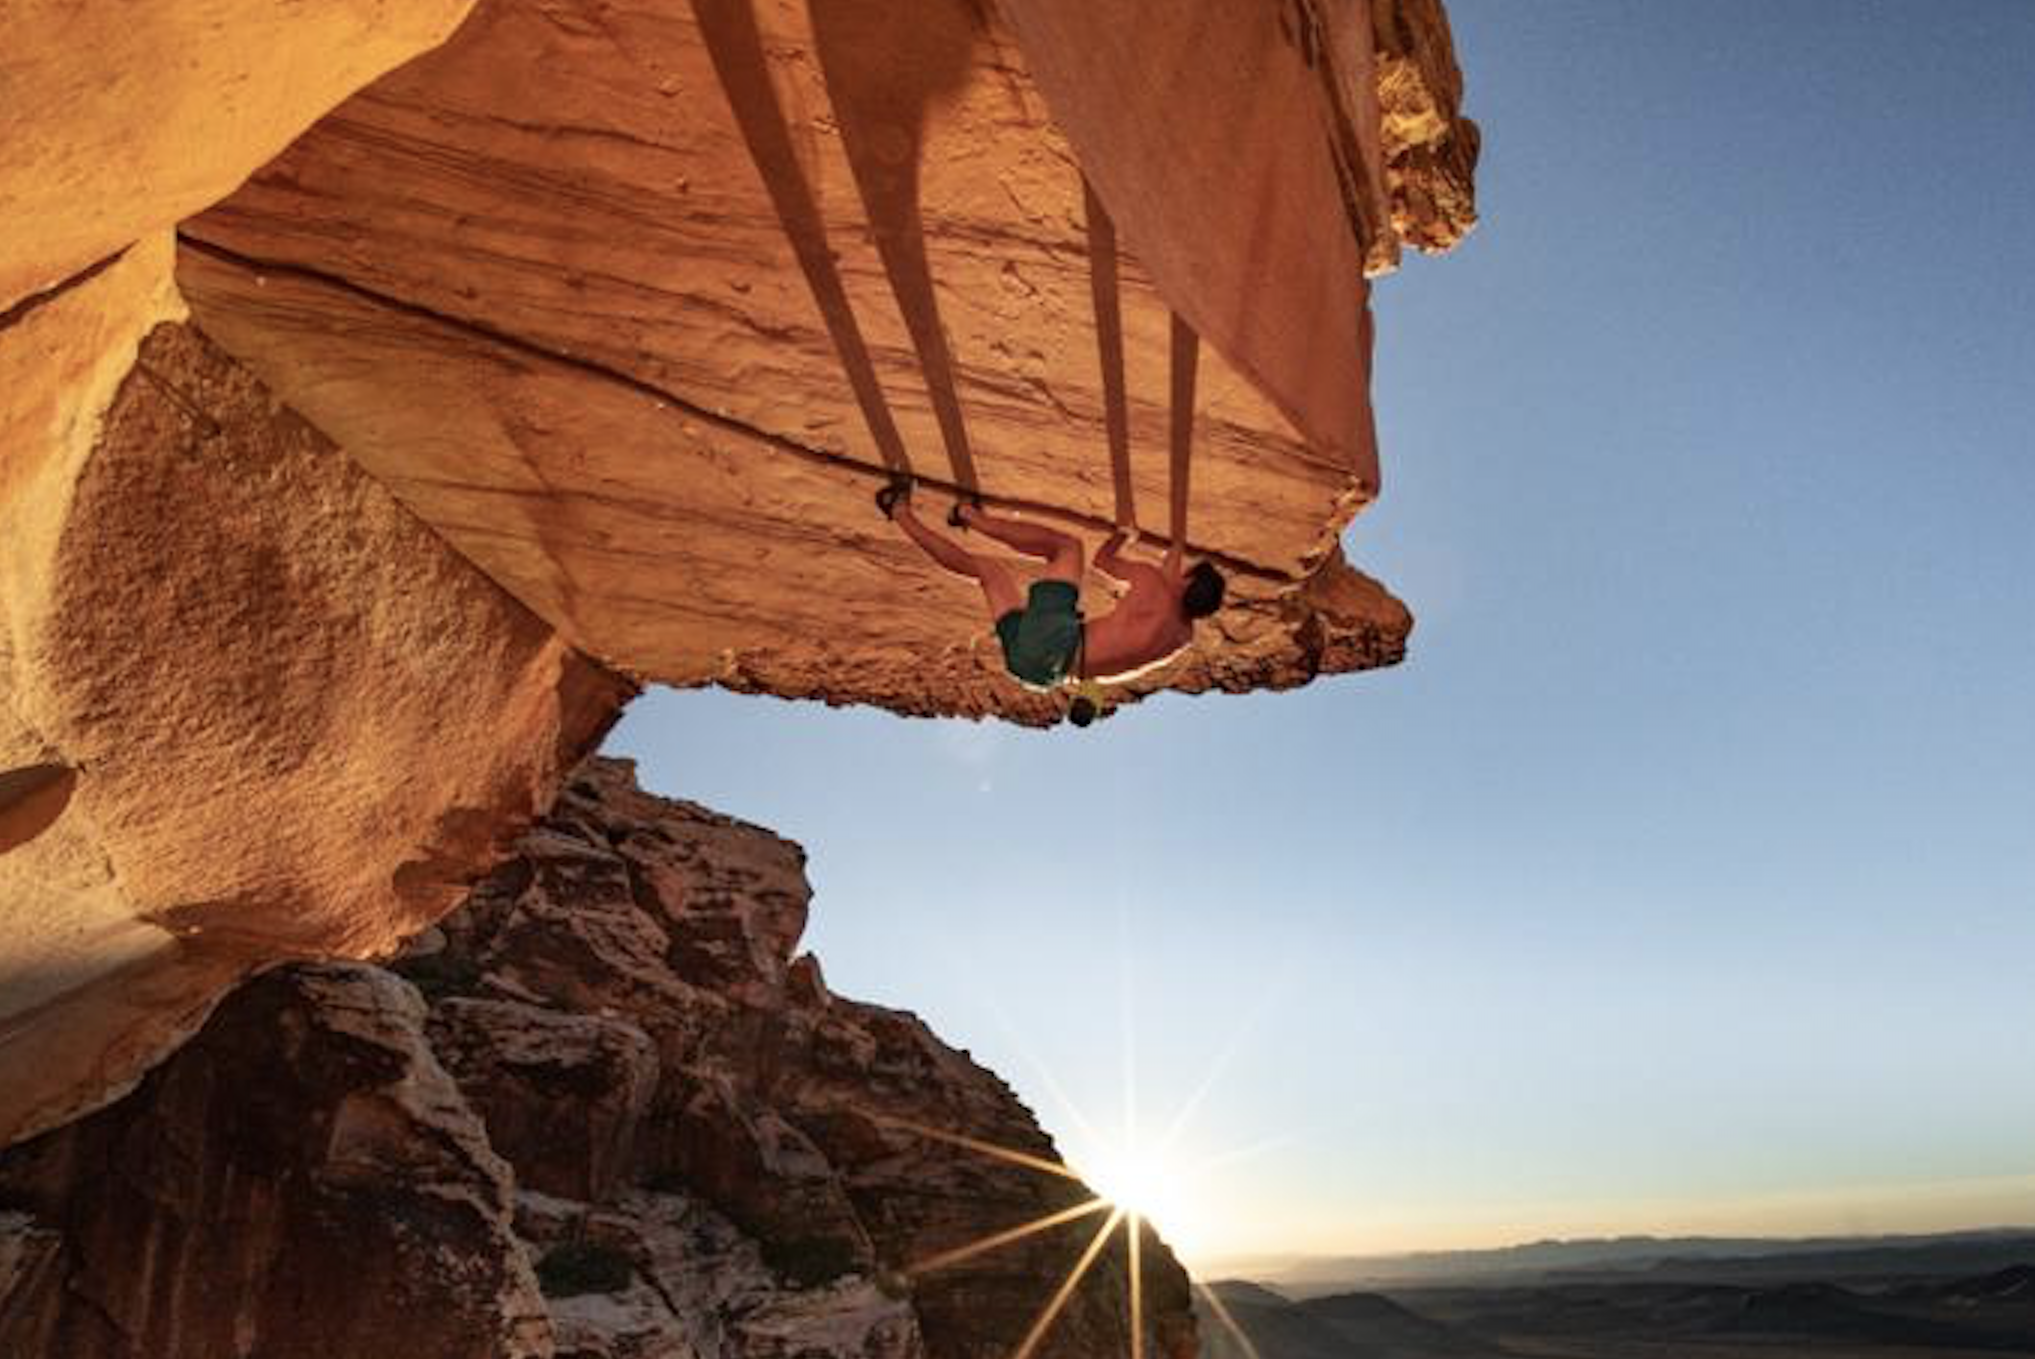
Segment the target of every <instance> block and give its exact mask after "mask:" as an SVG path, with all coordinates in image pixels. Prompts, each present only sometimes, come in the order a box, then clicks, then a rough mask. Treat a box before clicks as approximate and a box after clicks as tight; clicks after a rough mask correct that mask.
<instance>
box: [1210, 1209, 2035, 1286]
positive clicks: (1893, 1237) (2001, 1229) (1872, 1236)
mask: <svg viewBox="0 0 2035 1359" xmlns="http://www.w3.org/2000/svg"><path fill="white" fill-rule="evenodd" d="M2020 1237H2028V1238H2035V1220H2031V1221H2030V1222H2028V1223H2026V1224H2025V1225H2016V1224H2013V1223H1998V1224H1994V1225H1991V1226H1985V1227H1952V1228H1946V1229H1944V1230H1942V1231H1923V1232H1843V1233H1834V1234H1826V1233H1812V1234H1809V1235H1806V1236H1776V1235H1766V1234H1758V1233H1745V1234H1739V1233H1728V1232H1693V1233H1683V1232H1635V1233H1628V1234H1624V1235H1618V1236H1559V1237H1536V1238H1534V1239H1532V1240H1526V1241H1509V1242H1505V1243H1503V1244H1500V1245H1484V1246H1445V1247H1435V1248H1425V1249H1414V1250H1395V1251H1375V1252H1372V1251H1359V1252H1349V1251H1320V1252H1307V1253H1301V1254H1293V1255H1285V1254H1280V1253H1278V1252H1268V1253H1265V1254H1250V1255H1236V1256H1223V1255H1218V1256H1212V1257H1210V1259H1209V1261H1208V1268H1207V1269H1206V1270H1205V1271H1204V1270H1196V1271H1195V1274H1196V1277H1197V1278H1201V1279H1203V1280H1204V1281H1206V1280H1208V1279H1210V1278H1212V1277H1214V1276H1216V1275H1222V1276H1223V1277H1230V1275H1228V1274H1227V1273H1226V1271H1228V1270H1231V1269H1243V1267H1245V1266H1251V1267H1254V1268H1260V1269H1262V1268H1275V1269H1282V1270H1283V1269H1292V1268H1295V1267H1296V1266H1305V1265H1316V1264H1319V1265H1343V1264H1365V1263H1376V1262H1385V1261H1400V1260H1426V1259H1445V1258H1447V1257H1450V1256H1458V1255H1503V1254H1506V1253H1508V1252H1514V1251H1527V1250H1532V1249H1534V1248H1536V1247H1555V1246H1566V1247H1580V1246H1597V1245H1607V1246H1608V1245H1624V1244H1633V1245H1646V1244H1653V1245H1677V1244H1682V1243H1719V1244H1724V1243H1729V1244H1733V1245H1739V1244H1742V1245H1745V1246H1748V1247H1759V1246H1806V1245H1832V1246H1845V1245H1854V1244H1856V1245H1885V1244H1889V1243H1894V1242H1900V1243H1921V1242H1930V1241H1954V1240H1959V1239H1971V1240H1981V1239H1986V1238H2000V1239H2016V1238H2020ZM1246 1272H1247V1271H1246Z"/></svg>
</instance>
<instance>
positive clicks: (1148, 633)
mask: <svg viewBox="0 0 2035 1359" xmlns="http://www.w3.org/2000/svg"><path fill="white" fill-rule="evenodd" d="M1117 542H1118V540H1117V539H1111V540H1110V543H1108V544H1105V545H1104V547H1103V550H1102V551H1101V552H1098V553H1097V554H1096V556H1095V565H1096V567H1097V568H1098V569H1100V570H1101V571H1103V572H1104V573H1105V574H1107V575H1109V576H1111V577H1113V578H1114V579H1116V580H1119V581H1121V582H1123V584H1124V585H1126V586H1127V587H1129V588H1128V589H1126V590H1125V592H1124V594H1123V597H1122V598H1121V599H1119V600H1118V601H1117V605H1116V607H1115V608H1114V609H1111V610H1110V611H1109V612H1108V613H1106V614H1104V615H1102V616H1101V617H1100V618H1096V619H1093V620H1092V621H1090V622H1089V623H1088V625H1087V627H1086V629H1085V634H1086V635H1085V637H1084V639H1083V643H1082V648H1081V662H1080V673H1081V677H1082V678H1083V679H1094V680H1124V679H1130V678H1133V677H1135V676H1137V675H1142V674H1144V673H1145V672H1147V671H1149V670H1155V669H1157V668H1158V667H1159V666H1161V665H1163V664H1165V663H1166V662H1167V661H1170V660H1172V659H1173V657H1174V656H1176V655H1178V654H1179V652H1180V650H1181V649H1182V648H1183V647H1185V646H1186V645H1187V644H1188V643H1189V642H1191V641H1193V640H1194V625H1193V624H1192V623H1189V622H1188V621H1187V620H1186V619H1185V618H1182V617H1181V616H1180V576H1179V573H1178V572H1177V571H1174V572H1168V571H1167V570H1166V569H1165V568H1164V567H1159V566H1153V565H1151V564H1150V563H1148V562H1136V561H1131V560H1129V559H1128V558H1125V557H1123V556H1120V555H1118V554H1117V553H1116V552H1113V551H1112V550H1111V548H1112V547H1113V546H1115V545H1116V544H1117Z"/></svg>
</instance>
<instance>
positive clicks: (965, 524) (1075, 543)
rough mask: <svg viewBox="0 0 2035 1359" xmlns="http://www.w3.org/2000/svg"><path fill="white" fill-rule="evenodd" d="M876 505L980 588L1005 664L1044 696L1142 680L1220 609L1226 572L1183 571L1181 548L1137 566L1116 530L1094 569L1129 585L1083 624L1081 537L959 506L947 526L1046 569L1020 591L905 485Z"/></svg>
mask: <svg viewBox="0 0 2035 1359" xmlns="http://www.w3.org/2000/svg"><path fill="white" fill-rule="evenodd" d="M876 504H877V508H879V509H881V510H882V511H883V512H884V514H885V515H886V516H888V517H889V518H891V519H894V520H895V521H896V522H897V525H898V527H900V528H902V529H903V530H904V531H905V535H906V536H907V537H909V538H910V539H911V540H912V541H913V542H915V543H917V544H918V545H919V547H920V548H922V549H923V550H924V551H925V554H926V555H927V556H929V557H931V558H932V559H933V560H934V561H935V562H938V563H939V564H940V565H941V566H943V567H945V568H946V569H947V570H949V571H952V572H953V573H954V574H955V575H957V576H968V577H970V578H971V579H973V580H974V581H976V582H977V583H978V584H979V585H981V586H982V593H983V595H984V596H985V597H987V599H988V601H989V616H990V617H991V618H993V619H994V620H995V621H996V636H997V639H998V640H999V641H1001V642H1002V643H1003V663H1004V665H1005V667H1006V668H1008V669H1009V671H1010V673H1011V674H1012V675H1013V676H1015V677H1016V679H1017V680H1018V682H1019V683H1020V684H1023V685H1024V686H1025V687H1026V688H1027V689H1032V690H1035V691H1039V692H1048V691H1050V690H1052V689H1054V688H1057V687H1058V686H1060V685H1061V684H1064V683H1069V682H1079V681H1082V680H1089V681H1115V680H1124V679H1129V678H1131V677H1133V676H1135V675H1138V674H1142V673H1143V672H1145V671H1147V670H1150V669H1152V668H1153V667H1154V666H1157V665H1158V664H1159V663H1160V662H1162V661H1166V660H1169V659H1171V658H1172V657H1173V655H1174V654H1175V653H1176V652H1178V651H1179V650H1180V649H1181V648H1182V647H1184V646H1186V645H1187V643H1188V642H1189V641H1191V640H1193V637H1194V620H1195V619H1197V618H1206V617H1208V616H1209V615H1210V614H1212V613H1214V612H1215V611H1216V610H1217V609H1218V608H1220V607H1222V596H1223V579H1222V573H1221V572H1219V571H1217V570H1216V569H1215V568H1214V567H1213V566H1211V565H1209V564H1208V563H1207V562H1198V563H1196V564H1195V566H1194V568H1193V569H1192V570H1182V569H1181V566H1182V564H1181V560H1180V550H1181V549H1180V544H1179V543H1174V544H1173V546H1172V548H1171V549H1170V550H1169V551H1168V552H1167V553H1166V560H1165V562H1164V564H1163V565H1160V566H1153V565H1151V564H1149V563H1147V562H1139V561H1132V560H1131V559H1130V558H1128V557H1125V556H1124V555H1123V549H1124V547H1125V546H1126V545H1127V544H1128V543H1129V542H1130V541H1131V540H1132V539H1133V538H1134V536H1135V534H1134V532H1133V531H1132V530H1127V529H1119V530H1117V532H1116V533H1114V534H1112V535H1111V536H1110V538H1109V541H1108V542H1106V543H1104V544H1103V545H1102V549H1101V550H1100V551H1099V552H1097V553H1096V554H1095V565H1096V567H1097V568H1098V569H1100V570H1101V571H1102V572H1104V573H1105V574H1106V575H1109V576H1111V577H1113V578H1114V579H1116V580H1118V581H1120V582H1122V583H1123V584H1124V585H1125V586H1127V587H1128V589H1127V590H1126V591H1125V593H1124V595H1123V597H1122V599H1121V600H1120V601H1119V602H1118V603H1117V606H1116V608H1114V609H1112V610H1111V611H1110V612H1108V613H1106V614H1104V615H1103V616H1102V617H1100V618H1097V619H1095V620H1094V621H1093V622H1084V621H1083V620H1082V617H1081V577H1082V561H1081V555H1082V546H1081V540H1080V539H1079V538H1075V537H1072V536H1070V535H1068V534H1065V533H1061V532H1060V531H1059V530H1057V529H1050V528H1047V527H1045V526H1044V525H1043V524H1028V523H1025V522H1024V521H1022V520H1018V519H1003V518H999V517H998V516H995V515H992V514H989V513H987V512H985V511H984V510H983V509H982V507H981V506H980V505H977V504H970V503H967V502H965V501H964V502H963V503H961V504H958V505H956V506H955V507H954V512H953V514H952V515H950V516H949V517H948V521H947V522H948V523H950V524H953V525H955V526H956V527H957V528H966V529H975V530H977V531H979V532H982V533H985V534H987V535H988V536H990V537H991V538H994V539H996V541H998V542H1000V543H1003V544H1004V545H1005V546H1008V547H1012V548H1015V549H1017V550H1018V551H1019V552H1021V553H1023V554H1024V555H1026V556H1027V557H1037V558H1038V559H1039V560H1041V561H1043V562H1045V563H1046V569H1045V571H1044V573H1043V574H1042V575H1041V577H1040V578H1039V579H1037V580H1034V581H1033V582H1032V583H1031V588H1030V589H1029V590H1028V591H1027V592H1025V593H1024V594H1020V593H1019V591H1018V575H1017V572H1016V571H1015V570H1013V569H1012V566H1011V564H1010V563H1008V562H1005V561H1002V560H1000V559H998V558H996V557H992V556H985V555H981V554H977V553H973V552H970V551H968V549H966V548H964V547H962V546H961V545H960V544H959V543H956V542H954V541H953V540H952V539H950V538H947V537H945V536H943V535H941V534H939V533H936V532H934V531H933V530H932V529H929V528H927V527H926V526H925V525H924V524H923V523H921V522H920V521H919V518H918V516H917V515H916V514H914V513H913V512H912V507H911V483H910V482H909V481H896V482H892V483H891V484H890V485H888V486H886V487H884V488H883V489H882V490H880V491H878V492H877V493H876ZM1096 712H1097V705H1096V701H1095V699H1094V697H1093V696H1092V695H1090V694H1088V693H1083V694H1081V695H1079V696H1077V697H1076V698H1075V699H1074V701H1073V702H1072V703H1071V704H1070V705H1069V706H1068V711H1067V715H1068V717H1069V718H1070V719H1072V720H1073V722H1074V725H1076V726H1078V727H1085V726H1087V725H1088V724H1089V723H1090V722H1092V721H1094V720H1095V716H1096Z"/></svg>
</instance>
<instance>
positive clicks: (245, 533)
mask: <svg viewBox="0 0 2035 1359" xmlns="http://www.w3.org/2000/svg"><path fill="white" fill-rule="evenodd" d="M169 259H170V242H169V239H168V237H167V235H166V234H165V235H159V236H157V237H155V238H152V239H151V240H149V241H146V242H143V243H141V244H139V245H137V246H135V247H134V248H133V249H131V250H129V251H127V252H125V253H124V254H123V255H121V256H119V257H117V258H116V259H115V260H114V261H112V262H111V263H110V264H109V265H108V266H106V267H105V268H103V269H100V270H98V271H96V272H94V273H92V274H90V275H88V276H86V277H84V278H82V279H80V280H79V281H77V282H76V283H75V284H74V285H73V286H70V287H68V288H67V289H64V290H62V291H60V292H58V293H55V294H50V295H46V296H44V297H41V298H39V299H37V300H36V301H35V302H34V303H32V304H29V305H26V306H23V307H20V308H16V309H15V310H14V311H13V312H11V313H9V314H8V316H7V317H6V318H5V322H4V325H0V911H4V921H5V927H6V928H5V934H6V943H5V946H4V949H0V1072H4V1073H5V1075H4V1079H0V1144H4V1143H5V1142H7V1141H11V1140H13V1139H14V1138H16V1137H19V1136H21V1135H23V1134H25V1133H27V1132H29V1131H33V1130H34V1129H36V1128H38V1127H44V1126H48V1125H49V1124H50V1123H52V1122H55V1121H59V1120H61V1119H64V1118H67V1117H71V1116H72V1115H74V1114H76V1113H77V1112H78V1111H79V1110H80V1109H83V1108H87V1107H90V1106H91V1104H93V1103H94V1102H97V1101H101V1100H104V1099H106V1098H110V1097H111V1095H112V1094H114V1093H117V1092H118V1090H119V1089H121V1088H122V1087H123V1086H124V1085H125V1084H127V1083H129V1082H131V1081H132V1080H133V1079H134V1078H135V1076H136V1075H138V1074H139V1073H140V1071H141V1070H143V1069H144V1068H145V1067H146V1065H147V1064H148V1063H149V1062H151V1061H153V1060H155V1059H156V1058H157V1057H159V1056H160V1055H161V1054H162V1052H163V1051H165V1050H166V1048H167V1047H168V1046H169V1045H170V1044H171V1043H173V1042H174V1041H176V1039H178V1038H179V1037H181V1036H182V1035H183V1034H185V1033H188V1032H189V1030H190V1028H191V1026H192V1025H193V1024H194V1023H195V1022H196V1021H197V1020H198V1019H199V1018H201V1017H202V1016H203V1013H204V1011H205V1008H206V1007H207V1006H208V1005H209V1004H210V1003H211V1001H212V1000H213V999H214V998H216V997H217V995H218V994H219V993H220V992H221V991H223V990H224V989H225V987H226V986H227V985H228V984H229V983H230V982H231V981H232V980H233V979H234V978H236V977H238V976H240V975H243V974H244V973H246V972H247V971H249V970H250V969H251V968H253V967H255V966H257V965H259V964H261V963H265V962H268V961H272V960H274V959H276V958H279V957H288V956H297V957H305V956H319V955H333V954H338V955H351V956H364V955H368V954H372V953H375V952H377V951H386V950H389V949H391V948H393V947H394V946H395V944H396V943H397V942H398V941H400V940H401V939H403V938H405V937H407V936H408V935H410V934H412V933H414V932H415V931H416V930H417V929H419V928H420V927H422V926H423V925H424V924H426V923H428V922H429V921H430V920H432V919H435V918H436V917H437V916H438V915H440V914H442V913H443V912H444V911H446V910H448V909H450V908H451V907H452V905H454V904H455V903H456V902H457V901H458V900H459V899H460V897H461V896H462V895H463V894H464V893H465V891H466V889H467V886H468V885H469V884H470V883H471V881H472V879H473V878H474V877H476V876H478V874H479V873H481V872H482V871H483V870H484V869H485V868H486V867H487V866H488V865H490V864H491V863H493V862H494V861H495V860H496V859H497V858H499V857H500V855H501V853H502V852H504V850H505V849H506V847H507V845H508V843H509V842H510V841H511V840H512V839H513V838H514V836H515V834H516V833H518V832H519V831H520V829H521V828H522V826H524V825H525V824H527V823H528V820H529V818H530V817H531V816H532V815H534V814H535V813H536V811H538V810H539V809H540V808H541V807H542V806H544V805H545V804H546V803H548V801H549V799H550V796H551V793H552V790H553V788H554V787H555V784H556V780H557V778H558V776H559V773H560V771H561V770H563V769H566V768H569V767H570V766H571V765H572V764H573V763H574V762H575V761H576V760H577V759H578V758H579V757H580V756H581V755H582V754H583V753H584V752H585V751H586V749H587V748H588V747H589V746H591V745H592V744H593V743H594V741H596V740H597V739H598V737H599V735H600V733H601V732H602V731H603V730H604V729H605V727H606V725H607V723H608V721H609V720H610V718H611V717H612V715H613V713H614V712H615V711H616V709H617V707H618V706H619V704H620V702H621V701H622V699H623V698H624V697H625V696H626V695H627V694H628V693H629V692H630V689H629V686H628V685H626V684H625V683H623V682H621V681H619V680H617V679H615V678H614V677H613V676H611V675H609V674H608V673H607V672H605V671H603V670H602V669H601V668H600V667H598V666H595V665H593V664H591V663H589V662H588V661H586V660H585V659H584V658H582V657H581V656H580V655H579V654H578V653H577V652H575V651H574V650H573V649H572V648H571V647H570V646H569V645H567V644H566V643H564V642H563V641H561V640H560V639H559V638H558V637H557V635H556V634H555V633H553V631H552V630H551V629H550V628H549V627H548V626H547V625H546V624H544V623H543V622H542V620H540V619H538V618H537V617H536V616H535V615H533V614H532V613H530V612H529V610H527V609H525V608H524V607H523V606H521V605H520V604H518V603H517V602H516V601H515V600H513V599H511V598H510V597H509V596H507V595H506V594H504V593H503V592H502V591H501V590H500V589H499V588H498V587H497V586H495V585H494V584H493V583H492V582H491V581H489V580H488V579H487V577H486V576H484V575H483V574H481V573H480V572H479V571H477V570H475V569H474V568H473V567H472V566H471V565H470V564H469V563H467V562H466V561H465V560H464V559H463V558H461V557H459V556H458V555H457V554H455V553H453V552H452V551H450V550H449V549H448V548H446V546H445V545H444V544H443V543H442V542H441V541H440V540H439V539H438V538H437V537H436V535H434V534H433V533H432V532H431V531H430V530H429V529H428V528H426V527H425V526H424V525H423V524H421V523H419V522H418V521H417V520H416V519H415V517H414V516H412V515H411V514H410V513H409V512H407V511H406V510H404V509H403V508H402V506H400V505H399V504H397V503H396V501H395V500H394V499H393V498H392V497H391V496H390V495H389V494H388V493H387V492H386V491H385V490H383V489H382V488H381V486H380V485H379V484H378V483H376V482H375V481H374V480H373V479H372V478H370V477H368V476H367V475H366V474H365V473H363V472H362V471H361V470H360V469H359V468H358V467H356V466H355V465H354V464H352V463H351V462H349V461H348V460H347V459H346V458H345V457H343V456H342V455H340V454H339V452H338V451H337V450H336V449H335V448H334V447H333V446H332V444H331V443H330V442H329V441H328V440H326V439H325V438H324V437H323V436H322V435H320V434H319V433H318V431H316V430H314V429H313V428H311V427H310V426H309V425H307V424H305V423H304V422H303V420H301V419H300V418H298V417H297V416H296V415H295V414H293V413H291V412H290V411H288V410H286V409H284V408H282V407H281V406H279V405H278V403H277V402H276V401H275V399H274V397H273V396H272V395H271V394H270V393H269V392H267V391H266V390H265V389H263V388H262V386H261V385H260V383H259V382H257V381H256V380H255V379H254V378H253V377H252V376H251V375H249V374H248V373H247V372H246V371H245V370H244V369H242V368H241V367H240V366H239V365H238V364H236V363H234V362H233V361H232V360H231V359H230V358H228V357H227V356H226V355H224V354H223V353H221V352H220V351H219V350H217V349H216V348H214V347H213V346H212V345H211V344H210V343H209V342H208V341H206V340H205V339H204V337H203V336H201V335H200V334H199V333H198V332H197V331H196V330H194V329H193V328H191V327H190V326H189V325H187V324H184V323H183V322H182V320H181V317H182V310H181V307H180V305H179V304H178V302H177V299H176V297H175V294H174V292H173V290H172V289H171V288H170V285H169V274H168V264H169ZM427 752H428V754H427Z"/></svg>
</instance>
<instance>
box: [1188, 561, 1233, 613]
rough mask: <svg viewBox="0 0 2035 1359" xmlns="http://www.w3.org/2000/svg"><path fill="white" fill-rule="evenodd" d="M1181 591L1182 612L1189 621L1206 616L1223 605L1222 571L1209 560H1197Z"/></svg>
mask: <svg viewBox="0 0 2035 1359" xmlns="http://www.w3.org/2000/svg"><path fill="white" fill-rule="evenodd" d="M1184 580H1185V584H1184V585H1183V586H1182V588H1181V591H1180V613H1181V615H1182V616H1183V617H1185V618H1186V619H1187V620H1188V621H1189V622H1192V621H1193V620H1195V619H1197V618H1206V617H1208V616H1209V615H1210V614H1212V613H1214V612H1215V611H1216V610H1217V609H1219V608H1221V607H1222V595H1223V590H1224V588H1225V587H1224V585H1223V579H1222V572H1220V571H1218V570H1216V569H1215V568H1214V567H1213V566H1211V565H1209V564H1208V563H1207V562H1196V563H1195V564H1194V569H1193V570H1192V571H1189V572H1188V573H1187V575H1186V576H1185V578H1184Z"/></svg>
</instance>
